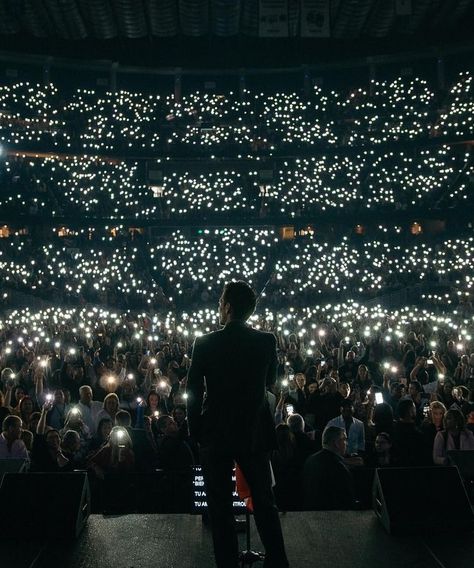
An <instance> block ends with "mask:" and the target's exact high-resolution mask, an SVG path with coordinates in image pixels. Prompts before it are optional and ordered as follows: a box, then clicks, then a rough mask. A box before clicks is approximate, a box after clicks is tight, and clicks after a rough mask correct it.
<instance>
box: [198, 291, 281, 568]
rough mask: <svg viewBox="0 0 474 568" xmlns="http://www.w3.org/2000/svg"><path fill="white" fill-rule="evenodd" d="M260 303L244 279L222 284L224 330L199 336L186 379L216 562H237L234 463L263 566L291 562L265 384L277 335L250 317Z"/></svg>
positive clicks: (272, 372) (271, 376)
mask: <svg viewBox="0 0 474 568" xmlns="http://www.w3.org/2000/svg"><path fill="white" fill-rule="evenodd" d="M255 305H256V297H255V293H254V291H253V290H252V288H251V287H250V286H249V285H248V284H246V283H245V282H242V281H239V282H230V283H227V284H226V285H225V286H224V290H223V292H222V295H221V298H220V300H219V319H220V324H221V325H223V326H224V328H223V329H222V330H220V331H216V332H214V333H210V334H208V335H204V336H203V337H200V338H197V339H196V341H195V342H194V349H193V356H192V362H191V367H190V369H189V374H188V380H187V393H188V399H187V407H188V424H189V433H190V436H191V437H192V438H194V439H195V440H197V441H198V442H199V444H200V448H201V452H200V453H201V462H202V467H203V473H204V481H205V484H206V492H207V502H208V509H209V517H210V520H211V526H212V536H213V542H214V554H215V557H216V563H217V566H218V567H219V568H235V567H236V566H238V540H237V534H236V531H235V520H234V515H233V510H232V469H233V466H234V461H235V462H237V464H238V465H239V467H240V469H241V471H242V473H243V474H244V477H245V479H246V481H247V483H248V485H249V487H250V491H251V494H252V500H253V507H254V517H255V523H256V525H257V529H258V532H259V534H260V538H261V541H262V543H263V546H264V547H265V564H264V566H265V567H268V568H270V567H271V568H280V567H281V568H283V567H287V566H288V560H287V558H286V553H285V547H284V543H283V536H282V532H281V526H280V519H279V517H278V510H277V508H276V505H275V500H274V497H273V491H272V476H271V470H270V460H269V452H270V450H272V449H273V448H274V447H275V446H276V438H275V425H274V421H273V417H272V415H271V413H270V410H269V407H268V402H267V398H266V389H267V387H270V386H271V385H273V383H274V382H275V380H276V368H277V354H276V339H275V336H274V335H273V334H270V333H265V332H261V331H257V330H255V329H253V328H252V327H250V326H248V325H247V324H246V323H245V322H246V320H247V319H248V318H249V317H250V316H251V315H252V313H253V311H254V310H255ZM204 392H205V394H204Z"/></svg>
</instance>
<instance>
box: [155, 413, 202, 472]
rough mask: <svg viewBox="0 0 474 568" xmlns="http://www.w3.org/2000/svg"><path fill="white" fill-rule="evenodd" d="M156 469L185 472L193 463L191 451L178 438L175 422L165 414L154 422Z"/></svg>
mask: <svg viewBox="0 0 474 568" xmlns="http://www.w3.org/2000/svg"><path fill="white" fill-rule="evenodd" d="M156 430H157V446H158V467H160V468H161V469H164V470H171V471H179V470H186V469H188V468H189V467H190V466H191V465H193V463H194V458H193V454H192V452H191V449H190V448H189V446H188V445H187V444H186V442H183V441H182V440H181V438H180V436H179V429H178V425H177V424H176V422H175V421H174V420H173V418H172V417H171V416H168V415H167V414H165V415H163V416H160V417H159V418H158V419H157V420H156Z"/></svg>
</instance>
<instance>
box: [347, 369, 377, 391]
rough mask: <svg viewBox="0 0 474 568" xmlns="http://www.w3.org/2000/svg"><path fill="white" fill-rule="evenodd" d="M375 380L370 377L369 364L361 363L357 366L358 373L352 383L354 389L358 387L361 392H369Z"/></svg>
mask: <svg viewBox="0 0 474 568" xmlns="http://www.w3.org/2000/svg"><path fill="white" fill-rule="evenodd" d="M372 385H373V382H372V379H371V378H370V374H369V369H368V368H367V365H359V366H358V367H357V375H356V378H355V379H354V381H353V383H352V387H353V389H354V390H355V389H358V390H359V391H360V392H361V393H367V392H368V391H369V390H370V388H371V387H372Z"/></svg>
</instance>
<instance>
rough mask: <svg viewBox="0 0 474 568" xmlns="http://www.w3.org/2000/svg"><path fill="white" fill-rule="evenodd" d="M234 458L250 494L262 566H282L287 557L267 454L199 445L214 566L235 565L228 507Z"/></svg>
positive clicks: (232, 520) (234, 541) (235, 543)
mask: <svg viewBox="0 0 474 568" xmlns="http://www.w3.org/2000/svg"><path fill="white" fill-rule="evenodd" d="M234 461H236V462H237V463H238V465H239V466H240V469H241V470H242V473H243V474H244V477H245V479H246V481H247V484H248V486H249V488H250V492H251V495H252V501H253V507H254V518H255V524H256V525H257V529H258V533H259V535H260V539H261V541H262V543H263V546H264V547H265V563H264V567H266V568H270V567H271V568H286V567H287V566H288V560H287V557H286V552H285V545H284V543H283V535H282V532H281V525H280V519H279V517H278V509H277V508H276V505H275V499H274V496H273V491H272V479H271V472H270V460H269V457H268V455H267V454H265V453H259V454H249V453H243V452H236V453H234V452H230V451H226V450H222V449H218V448H215V447H212V446H211V447H201V463H202V468H203V474H204V483H205V486H206V493H207V504H208V510H209V518H210V521H211V528H212V539H213V542H214V554H215V557H216V564H217V567H218V568H235V567H236V566H238V554H239V545H238V540H237V533H236V530H235V518H234V513H233V509H232V501H233V496H232V491H233V489H234V485H233V482H232V470H233V467H234Z"/></svg>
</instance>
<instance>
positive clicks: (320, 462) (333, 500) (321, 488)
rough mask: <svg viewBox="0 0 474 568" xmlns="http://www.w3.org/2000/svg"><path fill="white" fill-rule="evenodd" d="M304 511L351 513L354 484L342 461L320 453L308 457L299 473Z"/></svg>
mask: <svg viewBox="0 0 474 568" xmlns="http://www.w3.org/2000/svg"><path fill="white" fill-rule="evenodd" d="M303 492H304V503H305V508H306V509H309V510H316V511H328V510H334V509H336V510H345V509H353V508H354V506H355V497H354V481H353V478H352V474H351V473H350V471H349V470H348V469H347V467H346V466H345V465H344V463H343V461H342V459H341V458H340V457H339V456H338V455H336V454H335V453H334V452H331V451H330V450H326V449H322V450H321V451H320V452H317V453H316V454H313V455H312V456H310V457H309V458H308V459H307V460H306V463H305V465H304V469H303Z"/></svg>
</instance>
